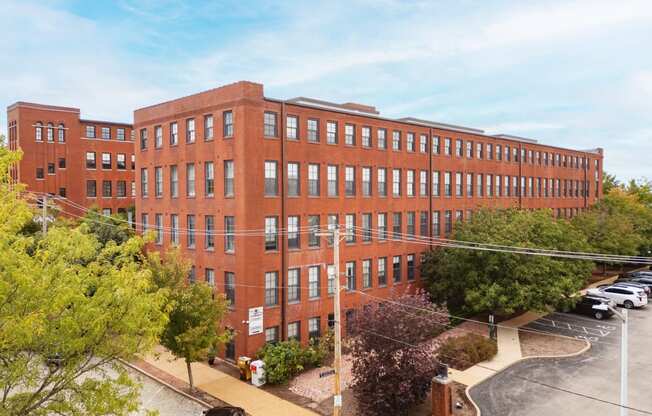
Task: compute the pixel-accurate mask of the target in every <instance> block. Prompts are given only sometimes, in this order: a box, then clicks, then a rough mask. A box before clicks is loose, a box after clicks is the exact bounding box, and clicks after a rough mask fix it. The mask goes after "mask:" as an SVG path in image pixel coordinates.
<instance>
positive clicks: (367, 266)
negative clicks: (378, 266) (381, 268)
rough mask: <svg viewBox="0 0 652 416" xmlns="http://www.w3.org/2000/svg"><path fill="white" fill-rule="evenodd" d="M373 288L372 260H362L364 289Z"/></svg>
mask: <svg viewBox="0 0 652 416" xmlns="http://www.w3.org/2000/svg"><path fill="white" fill-rule="evenodd" d="M370 287H371V259H365V260H362V288H363V289H367V288H370Z"/></svg>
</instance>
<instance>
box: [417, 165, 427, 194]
mask: <svg viewBox="0 0 652 416" xmlns="http://www.w3.org/2000/svg"><path fill="white" fill-rule="evenodd" d="M419 195H421V196H427V195H428V171H425V170H422V171H419Z"/></svg>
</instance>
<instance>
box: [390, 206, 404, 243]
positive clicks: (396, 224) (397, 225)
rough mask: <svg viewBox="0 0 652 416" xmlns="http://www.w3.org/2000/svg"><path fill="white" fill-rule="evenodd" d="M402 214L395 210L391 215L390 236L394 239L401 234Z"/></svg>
mask: <svg viewBox="0 0 652 416" xmlns="http://www.w3.org/2000/svg"><path fill="white" fill-rule="evenodd" d="M402 217H403V216H402V215H401V213H400V212H395V213H394V214H393V215H392V238H394V239H400V238H401V234H402V230H401V228H402V222H403V221H402V220H403V218H402Z"/></svg>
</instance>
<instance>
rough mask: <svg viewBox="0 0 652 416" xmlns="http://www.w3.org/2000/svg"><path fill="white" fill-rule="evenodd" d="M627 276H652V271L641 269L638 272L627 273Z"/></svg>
mask: <svg viewBox="0 0 652 416" xmlns="http://www.w3.org/2000/svg"><path fill="white" fill-rule="evenodd" d="M625 277H652V271H647V270H639V271H636V272H629V273H625Z"/></svg>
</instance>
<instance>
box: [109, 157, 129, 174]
mask: <svg viewBox="0 0 652 416" xmlns="http://www.w3.org/2000/svg"><path fill="white" fill-rule="evenodd" d="M110 160H111V155H110V154H109V162H110ZM115 167H116V169H118V170H126V169H127V155H126V154H124V153H118V154H116V156H115Z"/></svg>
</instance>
